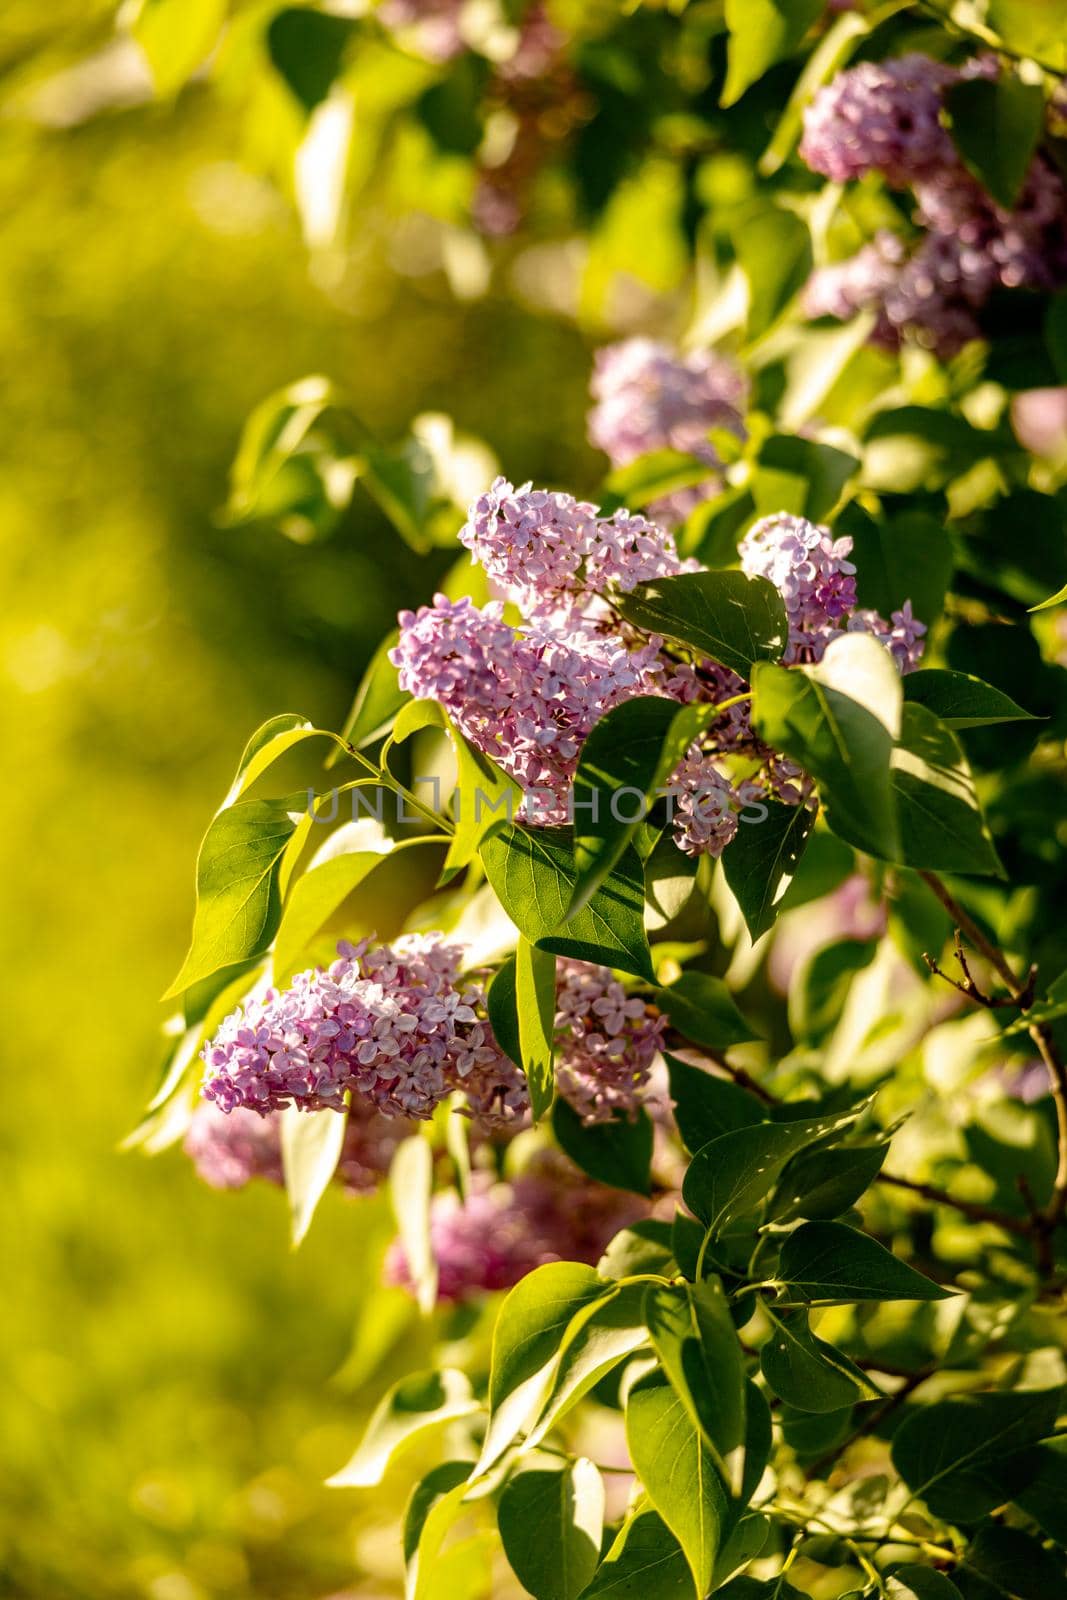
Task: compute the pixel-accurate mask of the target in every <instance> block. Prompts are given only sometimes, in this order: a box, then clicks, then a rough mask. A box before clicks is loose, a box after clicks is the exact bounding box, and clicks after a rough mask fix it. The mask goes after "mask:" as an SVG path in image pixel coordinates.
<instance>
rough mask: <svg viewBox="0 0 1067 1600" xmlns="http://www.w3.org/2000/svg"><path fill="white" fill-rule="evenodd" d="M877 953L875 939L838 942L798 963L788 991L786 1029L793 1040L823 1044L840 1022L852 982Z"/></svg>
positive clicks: (825, 945)
mask: <svg viewBox="0 0 1067 1600" xmlns="http://www.w3.org/2000/svg"><path fill="white" fill-rule="evenodd" d="M877 953H878V941H877V940H876V939H863V940H860V939H840V940H838V941H837V942H835V943H833V944H824V945H822V946H821V947H820V948H818V949H816V950H815V951H813V953H812V954H811V955H810V956H809V957H808V959H807V960H806V961H804V962H802V963H801V966H800V969H799V971H798V972H797V973H796V975H795V977H794V978H793V980H792V983H791V985H790V989H789V1026H790V1028H791V1029H792V1031H793V1034H794V1037H795V1038H796V1039H797V1040H799V1041H801V1042H803V1043H804V1044H808V1045H821V1044H825V1043H826V1041H827V1039H828V1038H829V1037H830V1035H831V1034H832V1033H833V1031H834V1029H835V1028H836V1027H837V1024H838V1022H839V1021H840V1020H841V1013H842V1012H843V1011H844V1008H845V1003H846V1001H847V1000H848V993H849V990H850V989H851V987H852V982H853V979H854V978H855V977H856V975H857V973H860V972H863V971H864V969H865V968H867V967H869V966H870V964H871V962H872V961H873V960H874V958H875V956H876V955H877Z"/></svg>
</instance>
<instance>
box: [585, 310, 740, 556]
mask: <svg viewBox="0 0 1067 1600" xmlns="http://www.w3.org/2000/svg"><path fill="white" fill-rule="evenodd" d="M590 391H591V393H592V396H593V399H594V401H595V402H596V404H595V405H594V406H593V409H592V410H591V411H590V413H589V440H590V443H591V444H594V445H596V446H597V448H598V449H600V450H603V451H604V453H605V454H606V455H607V457H608V458H609V460H610V461H611V464H612V466H613V467H624V466H626V465H627V464H628V463H629V462H631V461H634V460H636V459H637V457H638V456H642V455H646V454H647V453H648V452H649V451H651V450H663V449H671V450H679V451H682V452H683V453H685V454H687V455H692V456H696V457H697V459H698V460H700V461H703V462H705V463H706V464H707V465H708V466H709V467H714V468H718V467H721V466H722V460H721V457H720V456H719V453H718V451H717V450H716V449H715V446H714V445H713V444H712V442H711V440H710V439H709V438H708V433H709V431H710V430H711V429H712V428H724V429H726V430H728V431H729V432H730V433H732V434H734V435H736V437H737V438H739V439H743V438H744V437H745V426H744V422H743V420H742V410H743V408H744V405H745V401H746V397H747V385H746V382H745V379H744V376H743V375H742V373H741V372H740V371H739V370H738V368H737V367H735V366H734V364H733V363H732V362H731V361H727V360H726V359H725V358H724V357H722V356H717V355H714V354H712V353H711V352H710V351H706V350H700V351H694V352H693V353H692V354H689V355H680V354H679V353H678V352H676V351H674V350H672V349H671V347H670V345H667V344H664V343H662V342H660V341H659V340H656V339H641V338H637V339H624V340H622V341H621V343H619V344H612V345H607V346H605V347H604V349H602V350H598V351H597V353H596V359H595V365H594V369H593V378H592V382H591V384H590ZM721 487H722V481H721V479H720V478H718V477H712V478H709V479H708V480H707V482H706V483H702V484H698V485H696V486H694V487H693V488H690V489H681V490H679V491H677V492H676V493H675V494H672V495H668V496H665V497H664V498H663V499H661V500H657V501H656V502H655V503H654V505H652V506H651V507H650V514H651V515H652V517H653V518H654V519H655V520H656V521H657V522H662V523H667V524H676V523H680V522H684V521H685V519H686V517H687V516H688V515H689V513H690V512H691V511H692V510H693V509H694V507H695V506H697V505H699V504H700V503H701V501H703V500H707V499H709V498H710V497H711V496H712V495H714V494H717V493H718V491H719V490H720V489H721Z"/></svg>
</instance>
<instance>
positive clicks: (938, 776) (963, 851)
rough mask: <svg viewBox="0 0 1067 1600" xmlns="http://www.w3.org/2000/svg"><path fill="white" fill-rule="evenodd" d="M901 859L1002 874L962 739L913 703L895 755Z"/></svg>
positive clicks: (945, 869)
mask: <svg viewBox="0 0 1067 1600" xmlns="http://www.w3.org/2000/svg"><path fill="white" fill-rule="evenodd" d="M892 781H893V793H894V796H895V797H896V803H897V816H898V819H899V825H900V841H901V854H900V859H901V860H902V861H903V862H904V864H905V865H906V866H909V867H917V868H925V869H926V870H928V871H933V872H966V873H971V872H975V873H993V874H1000V873H1002V870H1003V869H1002V868H1001V865H1000V860H999V857H998V856H997V852H996V849H995V847H994V845H993V840H992V837H991V836H990V832H989V828H988V825H987V823H986V820H985V817H984V815H983V813H982V806H981V802H980V801H979V799H978V791H977V789H976V788H975V784H974V778H973V776H972V774H971V769H970V767H969V765H968V763H967V758H966V756H965V755H964V753H963V749H962V747H961V745H960V742H959V740H958V739H957V737H956V735H955V734H954V733H953V732H952V730H951V728H947V727H946V726H945V724H944V723H943V722H940V721H939V720H938V718H937V717H935V716H934V714H933V712H932V711H928V710H927V708H926V706H921V705H917V704H915V703H914V702H913V701H908V702H907V703H906V704H905V706H904V714H903V718H902V722H901V731H900V740H899V742H898V744H897V747H896V749H895V750H894V752H893V774H892Z"/></svg>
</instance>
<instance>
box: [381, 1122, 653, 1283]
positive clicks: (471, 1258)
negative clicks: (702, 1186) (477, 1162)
mask: <svg viewBox="0 0 1067 1600" xmlns="http://www.w3.org/2000/svg"><path fill="white" fill-rule="evenodd" d="M648 1209H649V1208H648V1204H647V1202H645V1201H643V1200H640V1199H639V1198H638V1197H637V1196H635V1195H628V1194H625V1193H623V1192H622V1191H621V1190H618V1189H609V1188H608V1187H607V1186H606V1185H604V1184H598V1183H594V1182H593V1180H592V1179H591V1178H588V1177H586V1175H585V1174H584V1173H583V1172H580V1171H579V1169H578V1168H577V1167H575V1166H574V1165H573V1163H571V1162H570V1161H568V1160H567V1158H566V1157H565V1156H563V1155H560V1154H559V1153H558V1152H557V1151H554V1150H543V1151H540V1152H538V1154H537V1155H536V1156H535V1157H534V1159H533V1160H532V1161H531V1163H530V1165H529V1166H528V1167H527V1168H526V1170H525V1171H524V1172H522V1173H520V1175H519V1176H518V1177H517V1178H515V1179H514V1180H512V1181H511V1182H510V1183H501V1182H497V1181H496V1180H495V1179H494V1177H493V1176H492V1174H490V1173H488V1172H475V1173H474V1174H473V1175H472V1179H471V1185H470V1191H469V1193H468V1196H467V1199H466V1202H464V1201H462V1200H460V1197H459V1195H458V1194H456V1193H455V1191H454V1190H448V1191H446V1192H444V1193H442V1194H438V1195H436V1196H435V1197H434V1200H433V1203H432V1205H431V1209H430V1240H431V1244H432V1247H433V1253H434V1257H435V1259H436V1261H437V1271H438V1287H437V1295H438V1299H439V1300H440V1301H458V1300H466V1299H469V1298H470V1297H471V1296H473V1295H476V1294H480V1293H485V1292H491V1291H493V1290H499V1289H510V1288H512V1287H513V1285H514V1284H516V1283H518V1282H519V1280H520V1279H521V1278H524V1277H525V1276H526V1274H527V1273H528V1272H532V1271H533V1270H534V1268H535V1267H540V1266H544V1265H545V1264H546V1263H548V1262H553V1261H583V1262H586V1263H587V1264H588V1265H590V1266H592V1265H594V1264H595V1263H596V1261H598V1260H599V1258H600V1256H601V1255H602V1254H603V1252H604V1249H605V1247H606V1246H607V1244H608V1242H609V1240H610V1239H611V1238H612V1237H613V1236H614V1235H615V1234H616V1233H617V1232H618V1231H619V1229H620V1228H624V1227H626V1226H628V1225H629V1224H630V1223H632V1222H634V1221H636V1220H637V1218H638V1217H641V1216H645V1215H647V1214H648ZM385 1279H386V1282H387V1283H393V1284H400V1285H401V1286H402V1287H405V1288H409V1287H410V1285H411V1276H410V1272H409V1269H408V1263H407V1259H406V1256H405V1254H404V1248H403V1245H402V1244H401V1242H400V1240H399V1239H398V1240H396V1241H395V1242H394V1244H393V1245H392V1247H391V1248H390V1251H389V1254H388V1256H387V1258H386V1265H385Z"/></svg>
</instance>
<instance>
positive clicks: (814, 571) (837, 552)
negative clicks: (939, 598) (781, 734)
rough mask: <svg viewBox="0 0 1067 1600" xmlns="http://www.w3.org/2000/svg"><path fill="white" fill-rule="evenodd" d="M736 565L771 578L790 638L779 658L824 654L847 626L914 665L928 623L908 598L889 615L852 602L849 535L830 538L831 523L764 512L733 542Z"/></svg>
mask: <svg viewBox="0 0 1067 1600" xmlns="http://www.w3.org/2000/svg"><path fill="white" fill-rule="evenodd" d="M738 554H739V556H740V558H741V570H742V571H743V572H746V573H748V575H749V577H762V578H767V579H769V580H770V582H771V583H773V584H774V586H775V588H776V589H777V590H778V592H779V594H780V595H781V596H782V599H783V600H784V602H785V610H786V617H787V618H788V621H789V645H788V647H787V649H786V652H785V654H784V656H783V657H782V659H783V661H784V662H786V663H787V664H790V663H793V662H811V661H821V660H822V657H823V656H824V655H825V653H826V649H827V646H828V645H830V644H831V643H832V642H833V640H834V639H840V638H841V637H842V636H843V635H844V634H845V633H869V634H871V635H873V637H874V638H876V639H880V640H882V641H883V643H884V644H885V646H886V648H887V649H888V650H889V652H890V654H891V655H892V657H893V659H894V661H895V662H896V663H897V666H898V667H899V669H900V671H901V672H910V671H912V669H913V668H915V667H916V666H918V664H919V659H920V657H921V655H922V651H923V645H922V640H923V636H924V634H925V633H926V627H925V624H923V623H922V622H920V621H918V619H917V618H915V617H914V616H913V615H912V610H911V602H910V601H905V603H904V605H903V607H902V608H901V610H899V611H894V612H893V614H892V618H891V620H890V621H889V622H886V620H885V618H884V617H881V616H879V614H878V612H877V611H869V610H863V609H857V603H856V568H855V565H854V563H853V562H851V561H850V560H849V559H848V558H849V556H850V555H851V554H852V540H851V539H850V538H848V537H847V536H845V537H843V538H840V539H835V538H834V537H833V535H832V534H831V533H830V531H829V529H828V528H824V527H822V526H821V525H820V524H818V523H814V522H808V521H807V520H806V519H805V518H804V517H794V516H789V515H788V514H786V513H782V514H781V515H779V516H775V517H764V518H763V520H762V521H760V522H757V523H756V525H755V526H754V527H753V528H751V529H750V530H749V532H748V533H747V534H746V535H745V537H744V538H743V539H742V541H741V544H740V546H739V547H738Z"/></svg>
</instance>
